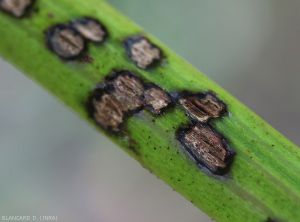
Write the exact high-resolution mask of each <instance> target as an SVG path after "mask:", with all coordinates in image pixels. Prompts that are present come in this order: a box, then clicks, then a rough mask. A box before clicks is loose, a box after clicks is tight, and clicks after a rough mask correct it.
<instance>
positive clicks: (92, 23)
mask: <svg viewBox="0 0 300 222" xmlns="http://www.w3.org/2000/svg"><path fill="white" fill-rule="evenodd" d="M71 26H72V27H74V29H76V30H77V31H78V32H79V33H80V34H81V35H82V36H83V37H84V38H85V39H87V40H90V41H93V42H97V43H100V42H103V41H104V40H105V38H106V37H107V31H106V28H105V27H104V25H103V24H101V23H100V22H99V21H97V20H96V19H93V18H89V17H84V18H80V19H77V20H75V21H73V22H72V23H71Z"/></svg>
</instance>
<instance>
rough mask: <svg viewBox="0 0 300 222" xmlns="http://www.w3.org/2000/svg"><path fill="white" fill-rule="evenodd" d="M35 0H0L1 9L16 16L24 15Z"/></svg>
mask: <svg viewBox="0 0 300 222" xmlns="http://www.w3.org/2000/svg"><path fill="white" fill-rule="evenodd" d="M33 3H34V0H0V9H1V10H2V11H4V12H6V13H8V14H10V15H12V16H14V17H16V18H20V17H22V16H24V15H25V14H26V13H27V11H28V9H29V8H30V7H31V6H32V5H33Z"/></svg>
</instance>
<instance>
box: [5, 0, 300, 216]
mask: <svg viewBox="0 0 300 222" xmlns="http://www.w3.org/2000/svg"><path fill="white" fill-rule="evenodd" d="M110 2H111V3H112V4H113V5H114V6H115V7H117V8H119V9H120V10H121V11H122V12H123V13H125V14H126V15H128V16H129V17H131V18H132V19H133V20H135V21H136V22H137V23H139V24H140V25H141V26H143V27H145V29H146V30H147V31H149V32H150V33H152V34H154V35H156V36H157V37H158V38H159V39H161V40H162V41H163V42H165V43H166V44H167V45H168V46H170V47H171V48H173V49H174V50H175V51H176V52H177V53H179V54H180V55H182V56H183V57H185V58H186V59H187V60H188V61H190V62H191V63H192V64H193V65H195V66H196V67H198V68H199V69H200V70H202V71H203V72H205V73H206V74H207V75H208V76H209V77H210V78H212V79H214V80H215V81H216V82H218V83H219V84H220V85H221V86H223V87H224V88H226V89H227V90H228V91H230V92H231V93H232V94H234V95H235V96H236V97H238V98H239V99H240V100H241V101H243V102H244V103H245V104H247V105H248V106H250V107H251V108H252V109H253V110H254V111H255V112H257V113H258V114H259V115H261V116H262V117H263V118H265V119H266V120H267V121H268V122H269V123H271V124H272V125H273V126H274V127H275V128H277V129H278V130H279V131H281V132H282V133H283V134H285V135H286V136H287V137H288V138H290V139H291V140H292V141H294V142H296V143H297V144H300V137H299V136H298V135H299V131H300V124H299V123H300V122H299V117H298V114H299V113H300V100H299V98H298V93H299V90H298V84H299V82H300V75H299V73H300V61H299V60H300V44H299V40H300V22H299V21H300V13H299V8H300V1H289V0H286V1H282V0H265V1H261V0H251V1H240V0H227V1H211V0H185V1H182V0H163V1H162V0H151V1H149V0H110ZM99 10H101V9H99ZM0 41H1V35H0ZM183 74H184V73H183ZM0 102H1V103H0V152H1V154H0V178H1V179H0V190H1V194H0V216H5V215H37V216H40V215H52V216H58V221H63V222H65V221H67V222H82V221H88V222H96V221H97V222H99V221H101V222H102V221H103V222H119V221H122V222H154V221H164V222H168V221H171V222H182V221H185V222H196V221H197V222H199V221H201V222H206V221H210V219H209V218H208V217H207V216H206V215H205V214H203V213H202V212H200V211H199V210H198V209H196V208H195V207H193V206H192V204H191V203H189V202H188V201H186V200H185V199H184V198H182V197H181V196H180V195H179V194H177V193H176V192H174V191H172V189H171V188H170V187H168V186H167V185H165V184H164V183H163V182H162V181H160V180H159V179H157V178H156V177H155V176H154V175H152V174H150V173H148V172H147V171H146V170H145V169H143V168H142V167H141V166H140V165H139V164H138V163H137V162H135V161H134V160H133V159H131V158H130V157H128V156H127V155H126V154H125V153H124V152H123V151H122V150H120V149H119V148H118V147H116V146H115V145H113V144H112V143H111V142H110V141H109V140H108V139H107V138H105V137H103V136H101V135H99V134H98V133H97V132H95V131H94V130H93V129H91V128H90V127H89V126H88V125H87V124H86V123H85V122H84V121H82V120H80V119H79V118H78V117H77V116H76V115H75V114H73V113H71V112H70V111H69V110H68V109H67V108H66V107H64V106H63V105H61V103H60V102H59V101H57V100H56V99H55V98H54V97H52V96H51V95H49V94H48V93H47V92H45V91H44V90H43V89H41V88H40V87H39V86H38V85H37V84H35V83H33V82H32V81H31V80H29V79H27V78H26V77H25V76H24V75H22V73H20V72H19V71H18V70H16V69H15V68H13V67H12V66H11V65H9V64H8V63H6V62H5V61H3V60H0ZM0 220H1V217H0Z"/></svg>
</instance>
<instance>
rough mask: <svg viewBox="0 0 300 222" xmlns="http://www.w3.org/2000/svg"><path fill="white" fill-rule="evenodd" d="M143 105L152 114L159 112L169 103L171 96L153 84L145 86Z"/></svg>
mask: <svg viewBox="0 0 300 222" xmlns="http://www.w3.org/2000/svg"><path fill="white" fill-rule="evenodd" d="M144 102H145V107H146V108H147V109H148V110H149V111H151V112H152V113H154V114H161V112H162V111H163V110H164V109H166V108H167V107H168V106H169V105H170V104H171V102H172V101H171V97H170V96H169V95H168V94H167V93H166V92H165V91H164V90H162V89H161V88H159V87H158V86H155V85H150V86H148V87H147V89H146V90H145V93H144Z"/></svg>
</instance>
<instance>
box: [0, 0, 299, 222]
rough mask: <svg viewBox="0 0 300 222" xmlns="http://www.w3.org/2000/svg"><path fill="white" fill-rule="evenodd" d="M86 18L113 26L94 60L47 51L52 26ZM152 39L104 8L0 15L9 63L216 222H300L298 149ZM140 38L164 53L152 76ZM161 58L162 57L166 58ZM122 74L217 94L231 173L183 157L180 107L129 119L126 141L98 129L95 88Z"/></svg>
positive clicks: (89, 1)
mask: <svg viewBox="0 0 300 222" xmlns="http://www.w3.org/2000/svg"><path fill="white" fill-rule="evenodd" d="M0 2H1V1H0ZM83 16H90V17H92V18H94V19H97V20H99V21H100V22H101V23H102V24H103V25H104V26H105V27H106V29H107V32H108V36H107V38H106V40H105V42H104V43H102V44H97V43H90V42H89V43H88V48H87V51H86V54H85V56H88V58H89V59H75V60H70V61H69V60H63V59H60V58H59V57H58V56H56V55H55V53H53V52H52V51H50V50H49V49H48V47H47V45H46V37H45V36H46V35H45V32H46V31H47V30H48V28H49V27H52V26H53V25H56V24H58V23H63V24H66V23H69V22H70V21H73V20H75V19H78V18H81V17H83ZM143 33H144V32H143V31H142V29H140V27H138V26H137V25H135V24H134V23H133V22H131V21H130V20H129V19H127V18H126V17H124V16H123V15H121V14H120V13H119V12H118V11H116V10H115V9H114V8H112V7H111V6H110V5H109V4H108V3H106V2H105V1H101V0H72V1H71V0H60V1H49V0H37V1H36V2H35V5H34V8H33V10H32V11H31V13H30V14H29V16H25V17H23V18H14V17H12V16H9V15H8V14H6V13H1V12H0V54H1V56H2V57H3V58H5V59H7V60H8V61H10V62H11V63H13V64H15V65H16V66H17V67H19V68H20V69H21V70H22V71H23V72H24V73H26V74H27V75H28V76H29V77H30V78H32V79H34V80H35V81H37V82H38V83H39V84H41V85H42V86H44V87H45V88H46V89H47V90H48V91H50V92H51V93H53V94H54V95H55V96H57V97H58V98H59V99H61V100H62V101H63V102H64V103H65V104H66V105H68V106H69V107H70V108H71V109H72V110H73V111H75V112H76V113H78V114H79V116H80V117H81V118H83V119H86V120H87V121H89V122H90V123H91V125H93V126H95V128H96V129H97V130H99V131H100V132H102V133H105V134H106V135H107V136H108V137H110V138H111V139H112V140H113V141H114V142H116V143H117V144H119V145H120V147H122V148H123V149H124V150H125V151H126V152H128V153H129V154H130V155H131V156H133V157H134V158H135V159H136V160H138V161H139V162H140V163H141V164H142V165H143V166H144V167H145V168H147V169H149V170H150V171H151V172H153V173H154V174H156V175H157V176H158V177H160V178H161V179H162V180H164V181H165V182H166V183H168V184H169V185H170V186H172V187H173V188H174V189H175V190H176V191H178V192H179V193H181V194H182V195H184V196H185V197H186V198H187V199H188V200H190V201H192V202H193V204H194V205H195V206H197V207H199V208H201V209H202V210H203V211H204V212H206V213H207V214H208V215H210V216H211V217H212V218H213V219H215V220H217V221H230V222H231V221H255V222H258V221H267V219H268V218H272V219H274V220H276V221H277V220H278V221H300V211H299V209H300V174H299V172H300V164H299V162H300V151H299V148H298V147H296V146H295V145H294V144H292V143H291V142H289V141H288V140H287V139H286V138H284V137H283V136H282V135H281V134H279V133H278V132H277V131H276V130H274V129H273V128H272V127H270V126H269V125H268V124H267V123H265V122H264V121H263V120H262V119H261V118H260V117H258V116H256V115H255V114H254V113H253V112H252V111H250V110H249V109H248V108H246V107H245V106H244V105H243V104H241V103H240V102H238V101H237V100H236V99H235V98H234V97H232V96H231V95H230V94H229V93H228V92H226V91H225V90H223V89H222V88H221V87H220V86H218V85H217V84H215V83H214V82H212V81H211V80H209V79H208V78H207V77H205V76H204V75H203V74H202V73H200V72H199V71H198V70H196V69H195V68H194V67H192V66H191V65H190V64H189V63H187V62H186V61H184V60H183V59H182V58H180V57H179V56H178V55H176V54H175V53H174V52H172V51H171V50H170V49H168V48H167V47H165V46H164V45H162V44H161V43H160V42H159V41H158V40H157V39H155V38H154V37H152V36H149V35H144V34H143ZM141 34H143V35H144V36H145V37H146V38H147V39H149V41H151V42H152V43H153V44H154V46H157V47H159V48H160V49H161V51H162V53H163V60H162V61H160V63H159V64H156V65H155V66H153V67H151V68H150V69H146V70H145V69H143V68H146V67H147V66H148V60H146V62H145V60H143V61H140V60H137V61H135V63H134V62H133V61H131V59H130V58H129V57H128V49H125V47H124V41H125V40H126V39H128V38H129V37H132V36H139V35H141ZM143 44H145V43H143ZM147 47H149V46H147ZM153 55H154V56H155V57H156V58H158V54H157V51H156V53H154V52H153ZM134 59H139V58H138V57H137V58H134ZM136 64H137V65H139V67H140V68H139V67H138V66H137V65H136ZM114 70H129V71H130V72H132V73H134V74H135V75H136V76H137V77H138V78H140V79H141V80H142V81H143V82H145V83H148V84H149V83H151V84H155V86H157V87H160V88H161V89H163V90H164V91H166V92H168V93H169V94H171V95H177V94H178V93H181V92H183V91H188V92H190V93H194V94H198V93H205V92H208V91H210V92H213V93H214V94H216V95H217V97H218V98H219V99H220V100H222V101H223V102H224V103H225V104H226V107H227V114H225V115H223V116H222V117H219V118H215V119H212V120H211V121H210V125H211V127H212V128H213V129H214V130H215V131H217V132H218V133H220V134H221V135H222V136H223V137H224V138H225V139H226V141H227V142H228V144H229V146H230V147H231V149H233V150H234V151H235V153H236V154H235V157H234V160H233V162H232V164H231V167H230V168H229V172H228V173H227V174H225V175H223V176H217V175H214V174H212V173H210V172H209V171H208V170H205V169H203V168H202V169H199V167H197V166H196V164H195V163H194V162H193V161H192V160H191V158H190V157H189V156H188V155H187V154H186V153H185V152H184V149H183V146H182V144H181V143H180V141H178V137H177V135H178V130H179V129H181V128H184V127H187V126H189V125H190V124H191V119H190V117H188V116H187V115H186V113H185V112H184V110H183V109H182V107H180V106H179V105H178V103H176V105H175V104H174V106H173V107H172V108H170V109H168V110H166V111H165V112H164V113H163V114H162V115H157V114H153V113H151V112H149V111H146V110H145V109H143V110H141V111H139V112H135V113H133V114H132V115H130V116H128V118H127V119H126V122H125V123H124V128H125V129H124V130H123V131H122V133H121V134H119V133H111V132H109V131H107V130H103V129H102V128H101V127H99V126H98V125H97V124H95V121H94V120H93V119H92V118H90V113H89V110H88V109H87V102H88V100H89V99H90V96H91V93H92V92H93V91H94V88H95V87H96V85H97V84H98V83H103V82H104V81H105V77H107V76H110V75H111V73H112V72H113V71H114ZM122 112H123V111H122ZM206 119H209V118H206Z"/></svg>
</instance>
